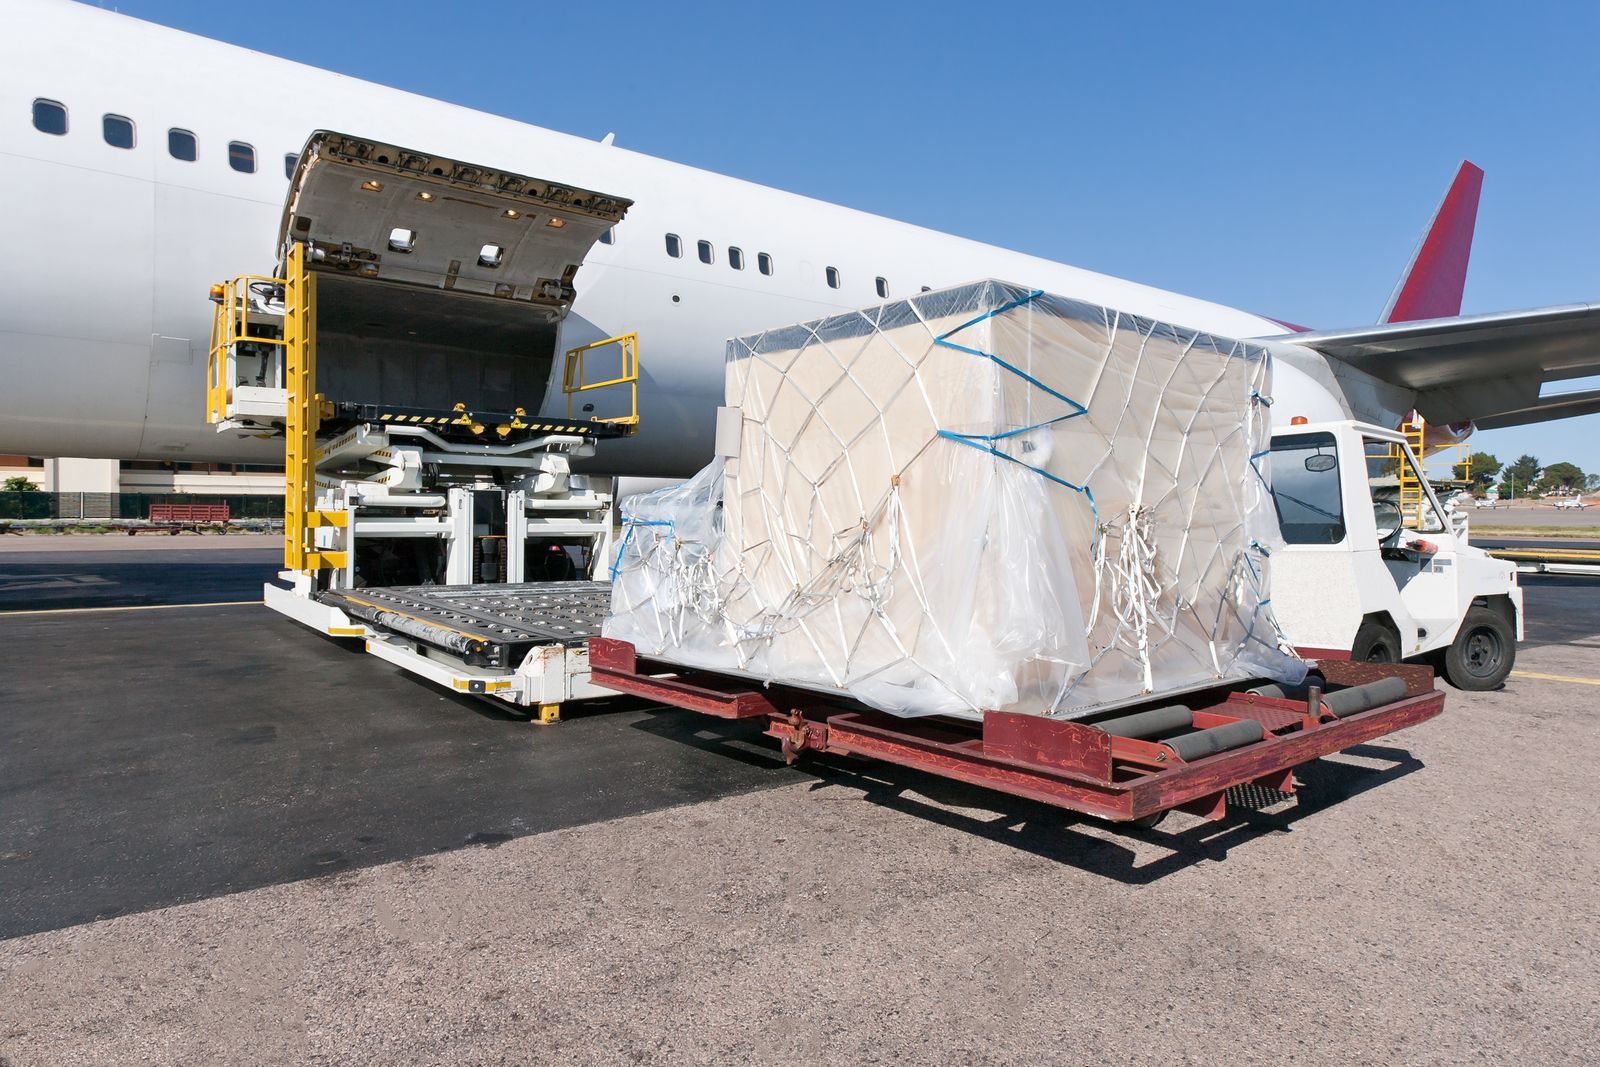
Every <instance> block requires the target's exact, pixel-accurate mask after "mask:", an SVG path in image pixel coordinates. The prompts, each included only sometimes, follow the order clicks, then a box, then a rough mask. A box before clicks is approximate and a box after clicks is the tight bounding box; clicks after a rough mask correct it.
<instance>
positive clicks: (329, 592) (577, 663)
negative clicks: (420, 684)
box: [207, 131, 639, 721]
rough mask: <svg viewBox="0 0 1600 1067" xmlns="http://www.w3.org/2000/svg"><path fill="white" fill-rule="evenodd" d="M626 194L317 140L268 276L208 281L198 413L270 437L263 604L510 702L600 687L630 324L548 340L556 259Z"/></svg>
mask: <svg viewBox="0 0 1600 1067" xmlns="http://www.w3.org/2000/svg"><path fill="white" fill-rule="evenodd" d="M629 206H630V202H629V201H628V200H625V199H623V198H620V197H614V196H608V195H606V194H603V193H597V192H593V191H590V190H585V189H578V188H575V187H571V186H565V185H561V184H558V183H555V182H551V181H545V180H542V179H538V178H532V177H528V176H526V175H518V174H509V173H504V172H500V171H496V170H493V169H492V168H487V167H480V166H475V165H471V164H466V163H461V162H459V161H456V160H450V159H444V158H442V157H438V156H433V155H428V154H425V153H419V152H415V151H411V150H408V149H404V148H400V147H398V146H395V145H389V144H383V143H380V142H376V141H371V140H366V139H362V138H357V137H352V136H348V135H344V134H337V133H330V132H326V131H324V132H319V133H317V134H315V135H313V136H312V137H311V139H310V141H309V142H308V143H307V146H306V148H305V151H304V152H303V154H302V156H301V158H300V161H299V165H298V167H297V169H296V171H295V174H294V177H293V180H292V182H291V187H290V191H289V195H288V200H287V203H286V206H285V211H284V217H283V222H282V227H281V230H280V233H279V258H278V262H277V267H276V270H275V272H274V273H273V274H272V275H266V276H254V275H246V276H242V277H239V278H236V279H233V280H230V281H227V282H223V283H221V284H219V285H216V286H213V287H212V291H211V299H212V301H213V302H214V303H215V305H216V307H215V312H214V324H213V330H212V338H211V349H210V359H209V363H208V369H207V373H208V381H207V420H208V421H209V422H210V423H211V424H213V425H214V426H216V428H217V430H218V431H219V432H221V433H232V434H242V435H250V436H258V437H279V438H281V439H282V440H283V443H284V475H285V500H284V528H285V529H284V569H283V570H282V571H281V572H280V574H279V579H280V582H279V583H269V584H268V585H267V586H266V587H265V589H264V591H263V593H264V597H265V601H266V603H267V605H268V606H269V607H271V608H272V609H273V610H275V611H278V612H280V613H282V614H284V615H287V616H288V617H290V618H292V619H295V620H297V621H299V622H301V623H303V624H305V625H307V626H309V627H311V628H312V629H315V630H317V631H318V632H320V633H323V634H327V635H329V636H332V637H343V638H357V639H360V640H362V641H363V642H364V643H365V646H366V649H367V651H369V652H371V653H372V654H374V655H377V656H379V657H381V658H383V659H385V660H388V661H390V662H392V663H395V664H397V665H398V666H400V667H402V668H404V669H406V670H408V671H411V672H413V673H416V674H418V675H421V676H423V677H425V678H428V679H430V680H432V681H435V682H438V683H439V684H441V685H444V686H447V687H449V688H450V689H452V690H455V691H458V692H462V693H470V694H475V695H482V696H485V697H489V698H493V699H496V700H499V701H503V702H505V703H507V704H511V705H515V706H517V707H521V708H526V709H529V711H530V712H531V713H534V714H536V715H537V717H538V718H539V719H541V720H542V721H550V720H553V719H555V718H557V717H558V716H559V710H560V706H561V704H562V703H563V702H565V701H568V700H572V699H579V698H583V697H590V696H596V695H600V691H599V690H596V689H594V688H593V687H592V686H591V685H590V683H589V681H588V666H587V650H586V649H585V647H584V641H585V640H586V639H587V638H588V637H590V636H592V635H593V634H596V633H598V628H599V623H600V621H601V619H602V618H603V617H604V614H605V611H606V608H607V605H608V603H609V594H608V588H609V587H608V586H606V585H605V584H604V583H601V582H595V581H590V580H586V579H588V578H590V577H592V576H593V575H594V574H596V573H597V568H599V567H600V566H602V562H603V561H604V560H605V559H606V557H607V555H608V552H609V546H610V544H611V531H612V521H611V506H612V486H611V483H610V480H609V479H606V480H602V479H599V478H594V477H591V476H589V475H585V474H582V473H576V472H574V469H573V464H574V462H575V461H579V460H582V459H586V458H588V457H591V456H593V455H594V454H595V451H596V448H597V447H600V446H602V445H603V443H604V442H605V441H607V440H611V439H615V438H619V437H624V436H627V435H629V434H632V433H633V432H634V431H635V429H636V428H637V426H638V421H639V420H638V396H637V388H638V378H639V349H638V337H637V335H636V334H634V333H625V334H620V335H617V336H602V337H595V336H593V329H592V327H588V326H587V324H586V326H585V328H586V329H587V330H588V332H587V333H585V334H583V335H582V336H580V337H578V338H575V340H577V341H578V342H579V343H571V341H569V339H568V331H567V326H568V322H567V317H568V314H567V313H568V312H569V310H570V309H571V306H572V302H573V299H574V297H575V295H576V294H575V290H574V287H573V281H574V276H575V275H576V273H577V270H578V267H579V265H580V264H581V263H582V262H583V259H584V256H585V255H586V253H587V252H588V251H589V249H590V247H591V246H592V245H593V244H594V243H595V242H596V241H597V240H599V239H600V238H601V237H602V235H604V234H605V233H606V232H607V231H608V230H609V229H610V228H611V227H613V226H615V225H616V224H617V222H618V221H620V220H621V219H622V218H623V216H624V215H625V213H626V212H627V209H628V207H629Z"/></svg>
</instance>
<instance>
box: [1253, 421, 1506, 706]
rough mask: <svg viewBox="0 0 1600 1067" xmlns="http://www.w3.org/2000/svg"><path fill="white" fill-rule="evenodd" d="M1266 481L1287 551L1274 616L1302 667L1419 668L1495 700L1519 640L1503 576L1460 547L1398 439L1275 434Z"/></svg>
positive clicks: (1460, 522) (1323, 430) (1300, 429)
mask: <svg viewBox="0 0 1600 1067" xmlns="http://www.w3.org/2000/svg"><path fill="white" fill-rule="evenodd" d="M1271 471H1272V477H1271V484H1272V495H1273V499H1274V502H1275V503H1276V505H1277V511H1278V523H1279V527H1280V529H1281V530H1282V533H1283V539H1284V541H1285V545H1284V547H1283V548H1281V549H1279V550H1278V551H1276V552H1275V553H1274V554H1273V559H1272V563H1273V574H1272V605H1273V609H1274V611H1275V613H1276V615H1277V617H1278V621H1279V623H1280V624H1281V625H1282V626H1283V628H1284V631H1285V633H1286V634H1287V635H1288V637H1289V639H1290V641H1291V642H1292V643H1293V644H1294V645H1295V647H1297V648H1298V649H1300V650H1301V652H1302V654H1304V655H1306V656H1309V657H1319V656H1320V657H1323V658H1341V659H1342V658H1350V659H1358V660H1373V661H1397V660H1402V659H1417V660H1424V661H1428V662H1432V663H1434V664H1435V666H1437V667H1439V668H1441V670H1442V673H1443V674H1444V676H1445V678H1446V679H1447V680H1449V682H1450V683H1451V684H1452V685H1455V686H1456V687H1458V688H1461V689H1473V690H1482V689H1493V688H1495V687H1497V686H1499V685H1500V683H1501V682H1502V681H1504V680H1505V677H1506V675H1507V674H1509V673H1510V672H1511V667H1512V664H1513V662H1514V660H1515V658H1516V642H1517V641H1518V640H1520V639H1521V638H1522V590H1521V588H1519V587H1518V585H1517V572H1516V568H1515V566H1514V565H1512V564H1510V563H1507V562H1505V561H1502V560H1497V559H1494V558H1493V557H1491V556H1489V555H1488V554H1487V553H1485V552H1484V551H1483V550H1482V549H1478V548H1474V547H1472V546H1471V545H1470V544H1468V543H1467V517H1466V516H1465V515H1464V514H1459V513H1457V512H1455V511H1453V510H1447V509H1446V508H1444V507H1442V506H1441V505H1440V503H1439V500H1438V498H1437V497H1436V496H1435V495H1434V493H1433V490H1432V489H1431V488H1430V487H1429V486H1428V483H1427V480H1426V479H1425V478H1423V477H1422V475H1421V469H1420V466H1419V464H1418V463H1417V460H1416V457H1415V456H1414V455H1413V454H1412V452H1411V449H1410V447H1409V446H1408V444H1407V443H1406V439H1405V437H1404V436H1403V435H1402V434H1400V433H1398V432H1396V431H1394V430H1386V429H1384V428H1382V427H1379V426H1373V425H1370V424H1366V423H1359V422H1350V421H1339V422H1319V423H1309V422H1301V423H1299V424H1297V425H1289V426H1280V427H1278V428H1277V429H1275V430H1274V431H1273V436H1272V463H1271Z"/></svg>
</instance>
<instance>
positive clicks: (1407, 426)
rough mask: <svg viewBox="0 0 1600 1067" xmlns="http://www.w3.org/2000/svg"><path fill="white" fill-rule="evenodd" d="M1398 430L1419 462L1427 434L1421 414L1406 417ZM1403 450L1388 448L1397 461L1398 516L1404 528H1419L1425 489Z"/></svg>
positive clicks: (1415, 468)
mask: <svg viewBox="0 0 1600 1067" xmlns="http://www.w3.org/2000/svg"><path fill="white" fill-rule="evenodd" d="M1400 432H1402V434H1405V440H1406V445H1410V446H1411V454H1413V456H1414V458H1416V462H1418V464H1421V462H1422V443H1424V438H1426V435H1427V426H1426V424H1424V422H1422V416H1414V418H1411V419H1406V421H1405V422H1402V424H1400ZM1403 451H1405V450H1402V448H1400V446H1398V445H1394V446H1392V448H1390V454H1392V456H1394V458H1395V461H1397V462H1398V470H1397V474H1398V475H1400V518H1402V525H1403V526H1405V528H1406V530H1421V528H1422V501H1424V499H1426V491H1424V490H1422V477H1421V470H1419V469H1418V467H1416V466H1413V464H1411V462H1410V461H1408V459H1406V458H1405V456H1403V454H1402V453H1403Z"/></svg>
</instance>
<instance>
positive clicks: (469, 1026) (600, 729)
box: [0, 537, 1600, 1065]
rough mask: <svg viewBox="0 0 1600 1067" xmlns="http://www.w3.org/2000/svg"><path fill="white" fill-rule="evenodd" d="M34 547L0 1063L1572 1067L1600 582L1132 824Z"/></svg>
mask: <svg viewBox="0 0 1600 1067" xmlns="http://www.w3.org/2000/svg"><path fill="white" fill-rule="evenodd" d="M34 540H35V539H29V541H30V542H33V541H34ZM36 540H37V541H39V542H43V541H45V539H43V538H39V539H36ZM50 540H52V541H57V542H60V543H61V545H60V546H57V547H44V546H43V545H35V544H34V543H29V544H28V547H27V549H26V550H23V551H16V552H11V551H7V550H10V549H12V548H13V546H14V545H15V544H16V543H17V542H15V541H10V540H8V541H6V542H4V543H0V612H4V611H6V610H7V609H12V610H13V611H15V609H17V608H19V607H23V606H26V605H30V604H35V603H40V602H41V601H40V598H49V600H48V603H50V604H52V605H58V607H57V608H55V609H52V610H47V611H23V612H17V613H13V614H0V636H3V637H4V640H0V708H3V709H4V711H3V712H0V937H4V938H6V940H3V941H0V1062H4V1063H5V1064H8V1065H22V1064H35V1063H39V1064H44V1063H48V1064H70V1063H95V1064H102V1063H106V1064H109V1063H130V1062H140V1063H145V1062H148V1063H217V1064H228V1063H252V1064H254V1063H286V1064H287V1063H294V1064H303V1063H385V1064H411V1063H418V1064H422V1063H545V1062H562V1063H650V1064H657V1063H659V1064H697V1063H705V1064H713V1063H716V1064H720V1063H729V1062H740V1063H793V1062H796V1061H799V1060H808V1061H814V1062H818V1063H917V1064H924V1063H972V1064H986V1063H1019V1062H1026V1063H1047V1062H1068V1063H1077V1062H1088V1061H1098V1062H1107V1063H1162V1064H1166V1063H1187V1062H1194V1063H1212V1062H1228V1063H1286V1062H1287V1063H1339V1064H1346V1063H1374V1062H1383V1063H1429V1064H1433V1063H1465V1062H1474V1063H1477V1062H1488V1063H1499V1062H1511V1061H1515V1062H1519V1063H1580V1062H1593V1053H1592V1046H1593V1042H1594V1033H1595V1020H1596V1019H1597V1018H1600V960H1597V957H1596V948H1595V946H1596V944H1597V943H1600V893H1597V892H1596V888H1595V887H1596V884H1597V878H1600V859H1597V857H1596V852H1595V850H1594V848H1593V847H1592V842H1593V816H1592V815H1591V814H1590V812H1589V807H1590V806H1591V804H1592V803H1593V800H1592V798H1593V796H1594V794H1595V792H1596V785H1597V779H1600V772H1596V770H1595V769H1594V764H1593V761H1592V760H1590V759H1588V757H1587V755H1586V754H1587V753H1589V752H1592V751H1594V750H1595V748H1596V745H1597V744H1600V720H1597V717H1596V716H1595V714H1594V712H1593V704H1594V701H1595V699H1596V698H1597V697H1600V655H1597V653H1600V597H1597V596H1596V595H1595V591H1596V589H1595V586H1594V585H1593V581H1594V580H1593V579H1586V578H1556V577H1530V578H1528V579H1526V581H1525V588H1526V597H1527V608H1528V641H1527V642H1526V643H1525V644H1524V645H1523V646H1522V647H1521V649H1520V652H1519V661H1518V670H1517V673H1516V674H1514V675H1513V677H1512V678H1511V679H1510V681H1509V682H1508V684H1507V686H1506V687H1505V689H1504V690H1502V691H1500V692H1495V693H1483V694H1469V693H1461V692H1458V691H1455V690H1449V691H1448V693H1449V695H1448V697H1447V702H1446V710H1445V713H1444V715H1442V716H1440V717H1439V718H1437V719H1434V720H1431V721H1429V722H1427V723H1424V724H1422V725H1420V726H1418V727H1415V728H1412V729H1410V730H1407V731H1404V732H1402V733H1400V734H1396V735H1393V736H1392V737H1389V738H1385V739H1383V740H1382V741H1380V742H1377V743H1374V744H1369V745H1363V746H1359V747H1357V748H1355V749H1351V750H1349V751H1347V752H1345V753H1342V754H1340V755H1339V756H1337V757H1334V758H1330V759H1325V760H1319V761H1317V762H1316V763H1313V764H1310V765H1308V766H1306V767H1305V768H1303V769H1302V772H1301V778H1302V780H1303V781H1304V783H1305V786H1304V788H1303V790H1302V791H1301V793H1300V795H1299V797H1298V799H1284V798H1282V797H1281V796H1279V795H1278V794H1266V793H1262V794H1260V795H1249V796H1245V795H1241V796H1238V797H1237V798H1236V799H1238V800H1240V801H1241V802H1242V803H1241V804H1239V805H1237V806H1235V807H1233V808H1230V811H1229V814H1228V816H1227V817H1226V818H1225V819H1224V820H1222V821H1221V822H1218V823H1205V822H1201V821H1199V820H1198V819H1195V818H1192V817H1189V816H1174V817H1171V818H1169V819H1168V820H1167V821H1166V822H1164V823H1163V824H1161V825H1160V826H1159V827H1157V828H1156V829H1154V830H1149V831H1128V830H1121V829H1117V828H1113V827H1110V826H1106V825H1102V824H1098V823H1095V822H1093V821H1091V820H1085V819H1081V818H1076V817H1073V816H1071V815H1069V814H1067V813H1063V812H1060V811H1057V810H1054V809H1050V808H1047V807H1044V806H1040V805H1037V804H1031V803H1028V802H1025V801H1021V800H1015V799H1012V798H1008V797H1005V796H1002V795H999V794H993V793H988V792H986V791H983V790H979V789H975V788H968V787H964V786H959V785H955V784H952V783H949V782H947V781H942V780H938V779H934V778H929V777H927V776H923V775H919V774H916V773H913V772H908V771H900V770H897V769H895V768H892V767H887V766H884V765H881V764H875V763H870V762H864V761H855V760H849V759H808V760H806V761H802V762H801V763H800V764H799V765H797V766H796V767H794V768H786V767H784V766H783V764H782V762H781V760H780V759H779V758H778V757H777V754H776V752H774V751H773V749H772V748H771V747H770V745H769V744H768V743H767V742H766V741H764V740H763V739H761V738H760V737H759V736H758V732H757V730H756V729H755V728H753V727H751V726H750V725H749V724H729V723H724V722H720V721H716V720H710V719H704V718H699V717H695V716H692V715H688V714H687V713H681V712H675V711H658V710H650V709H646V708H642V707H639V706H637V705H629V704H626V703H624V702H622V701H620V700H619V701H615V702H610V703H608V704H607V705H605V706H601V707H596V708H593V709H590V710H588V711H586V712H585V713H583V714H580V715H577V716H575V717H572V718H569V720H568V721H565V722H563V723H561V724H560V725H558V726H554V727H539V726H534V725H530V724H528V723H525V722H520V721H516V720H515V719H513V718H511V717H508V716H504V715H502V714H499V713H497V712H495V711H494V709H493V708H492V707H490V706H488V705H483V704H479V703H476V702H472V701H468V700H465V699H463V698H457V697H453V696H449V695H445V694H443V693H441V692H438V691H436V690H434V689H432V688H430V687H428V686H425V685H423V684H421V683H417V682H413V681H410V680H408V679H407V678H406V677H405V676H403V675H400V674H398V673H397V672H395V671H394V670H392V669H391V668H389V667H388V666H387V665H386V664H384V663H382V662H381V661H378V660H376V659H374V658H372V657H367V656H363V655H361V654H359V653H357V652H354V651H351V650H350V649H349V648H347V647H346V646H344V645H342V644H340V643H337V642H334V641H331V640H327V639H323V638H319V637H317V636H316V635H313V634H310V633H308V632H307V631H305V630H304V629H302V628H300V627H298V626H296V625H295V624H292V623H290V622H288V621H286V620H283V619H281V618H279V617H277V616H275V615H273V614H272V613H270V612H267V611H266V610H265V609H263V608H261V607H259V606H258V605H252V604H250V603H248V602H247V603H242V604H236V603H232V601H235V600H245V601H248V600H249V599H250V597H251V596H252V595H253V594H254V593H255V592H256V591H257V590H259V584H260V581H261V580H262V579H263V577H266V576H270V574H271V572H272V571H273V569H274V568H275V567H276V565H277V563H276V552H275V548H274V546H273V545H272V544H271V543H268V544H250V543H245V542H246V539H245V538H242V537H241V538H238V539H237V541H235V540H234V539H232V538H188V537H186V538H170V539H169V538H148V539H144V538H138V539H120V538H119V539H115V540H116V541H117V542H118V544H116V545H115V546H113V545H111V544H108V543H106V542H107V540H108V539H105V538H100V539H92V538H85V539H81V542H82V543H80V541H79V540H74V541H73V542H72V543H71V546H70V547H62V546H65V545H66V542H65V540H64V539H59V538H52V539H50ZM94 541H98V542H99V543H88V542H94ZM185 542H191V544H187V545H186V544H185ZM158 544H159V545H160V546H161V547H159V548H157V547H155V546H156V545H158ZM202 544H204V546H205V547H203V548H202V547H200V546H201V545H202ZM219 546H220V547H219ZM189 553H197V554H200V553H203V557H200V556H196V555H190V554H189ZM174 599H176V600H182V601H185V602H186V603H179V604H175V603H173V602H172V601H173V600H174ZM204 605H210V606H204ZM108 608H109V609H113V610H103V609H108Z"/></svg>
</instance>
